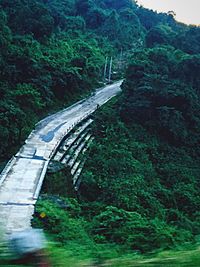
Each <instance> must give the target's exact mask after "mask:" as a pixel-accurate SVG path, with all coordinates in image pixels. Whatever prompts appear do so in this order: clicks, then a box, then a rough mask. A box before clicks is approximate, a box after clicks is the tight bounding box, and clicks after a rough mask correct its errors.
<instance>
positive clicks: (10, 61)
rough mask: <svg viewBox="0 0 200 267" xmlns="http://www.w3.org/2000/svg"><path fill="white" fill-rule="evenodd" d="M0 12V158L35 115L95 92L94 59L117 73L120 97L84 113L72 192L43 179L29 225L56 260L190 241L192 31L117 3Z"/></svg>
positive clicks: (20, 5) (199, 117) (198, 113)
mask: <svg viewBox="0 0 200 267" xmlns="http://www.w3.org/2000/svg"><path fill="white" fill-rule="evenodd" d="M0 7H1V9H0V25H1V28H0V47H1V49H0V70H1V71H0V83H1V84H0V94H1V100H0V122H1V123H0V142H1V144H0V152H1V159H2V160H3V159H7V158H8V157H9V156H10V154H11V153H12V152H13V149H15V148H16V147H19V146H20V144H21V143H22V142H23V140H24V139H25V137H26V136H27V134H28V133H29V132H30V131H31V129H32V127H33V125H34V123H35V122H36V121H37V120H38V119H39V118H41V117H42V116H44V115H45V114H47V112H52V111H54V110H56V109H59V108H62V107H64V106H65V105H68V104H70V103H72V102H73V101H75V100H76V99H78V98H79V97H80V96H83V95H85V94H87V93H88V92H90V91H91V90H92V89H93V88H95V87H97V86H99V85H100V83H101V82H102V76H103V67H104V64H105V56H108V57H110V56H113V57H114V58H115V66H114V67H115V69H116V71H118V72H119V71H120V72H121V73H120V75H124V82H123V85H122V94H121V95H120V96H119V97H118V98H116V99H115V100H113V101H111V103H109V104H107V105H106V106H105V107H104V108H102V109H101V110H98V112H96V113H95V114H94V118H95V123H94V126H93V134H94V136H95V141H94V143H93V144H92V146H91V148H90V150H89V152H88V155H87V157H88V160H87V162H86V166H85V168H84V171H83V173H82V175H81V179H82V183H81V186H80V190H79V192H78V195H75V193H74V192H72V191H73V190H71V191H69V190H68V191H65V190H63V182H66V184H69V179H70V178H71V177H70V175H69V172H68V170H65V171H61V172H60V173H57V174H54V175H52V176H51V175H47V177H46V181H45V185H44V186H43V192H42V193H43V194H44V195H43V196H42V197H41V200H40V201H39V202H38V204H37V207H36V214H35V218H34V220H33V225H34V226H37V227H38V226H40V227H43V228H44V229H45V230H46V231H47V233H48V234H49V235H50V239H53V240H56V241H57V242H58V243H57V244H60V245H61V246H63V247H64V248H66V250H65V252H64V251H63V255H64V253H66V251H69V255H71V256H72V255H75V256H77V255H78V257H79V256H80V255H81V253H83V251H86V252H84V253H85V254H84V257H89V258H91V257H92V258H96V259H98V261H99V262H101V261H102V260H105V259H107V258H112V257H116V256H119V255H125V254H130V253H133V252H134V253H147V252H152V251H158V250H164V249H171V248H175V247H178V246H183V244H187V245H191V244H192V245H194V244H198V242H199V237H200V212H199V206H200V175H199V166H200V157H199V156H200V147H199V129H200V28H199V27H196V26H192V25H190V26H187V25H184V24H182V23H178V22H176V20H175V18H174V14H173V13H172V12H169V13H168V14H165V13H161V14H160V13H156V12H153V11H152V10H148V9H145V8H143V7H141V6H138V5H137V3H136V2H135V1H129V0H121V1H117V0H101V1H100V0H37V1H36V0H12V1H9V2H8V1H4V0H0ZM122 51H123V55H124V58H123V61H124V69H120V70H119V69H118V65H119V61H118V60H119V58H120V54H122ZM120 75H119V76H120ZM11 147H12V148H11ZM52 181H56V187H55V188H53V189H52ZM50 187H51V188H50ZM41 214H45V216H41ZM63 266H64V265H63ZM72 266H73V265H72ZM116 266H124V265H123V264H122V265H116ZM131 266H132V265H131ZM191 266H192V265H191ZM194 266H198V265H194Z"/></svg>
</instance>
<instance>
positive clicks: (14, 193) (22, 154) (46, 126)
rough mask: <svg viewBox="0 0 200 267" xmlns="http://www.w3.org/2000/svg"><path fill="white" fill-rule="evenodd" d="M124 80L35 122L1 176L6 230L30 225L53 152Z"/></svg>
mask: <svg viewBox="0 0 200 267" xmlns="http://www.w3.org/2000/svg"><path fill="white" fill-rule="evenodd" d="M121 83H122V81H119V82H117V83H114V84H112V85H108V86H106V87H104V88H100V89H98V90H97V91H96V92H95V94H94V95H93V96H91V97H89V98H87V99H84V100H82V101H79V102H77V103H76V104H74V105H72V106H71V107H68V108H66V109H65V110H62V111H60V112H58V113H56V114H54V115H51V116H49V117H47V118H45V119H44V120H42V121H40V122H39V123H38V124H37V125H36V128H35V130H33V131H32V132H31V134H30V135H29V137H28V138H27V140H26V141H25V144H24V145H23V147H22V148H21V149H20V151H19V152H18V153H17V154H16V155H15V156H14V157H13V158H12V159H11V160H10V161H9V163H8V164H7V165H6V167H5V169H4V170H3V172H2V173H1V176H0V224H1V225H0V227H1V228H3V232H4V233H11V232H14V231H21V230H24V229H27V228H30V227H31V218H32V215H33V213H34V205H35V203H36V201H37V198H38V196H39V192H40V189H41V186H42V182H43V179H44V176H45V173H46V170H47V167H48V163H49V160H50V159H51V156H52V154H53V153H54V152H55V150H56V148H57V147H58V145H59V143H60V142H61V140H62V139H63V137H64V136H65V135H66V134H67V133H68V132H70V130H71V129H72V128H73V127H74V126H75V125H76V124H78V123H79V122H80V121H81V120H83V119H84V118H86V117H87V116H88V115H89V114H91V113H93V112H94V111H95V110H96V108H97V107H98V106H101V105H103V104H104V103H106V102H107V101H108V100H109V99H111V98H112V97H113V96H115V95H117V94H118V93H119V92H120V91H121V89H120V85H121Z"/></svg>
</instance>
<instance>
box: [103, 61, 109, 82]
mask: <svg viewBox="0 0 200 267" xmlns="http://www.w3.org/2000/svg"><path fill="white" fill-rule="evenodd" d="M107 65H108V57H106V62H105V66H104V73H103V80H104V82H105V81H106V72H107Z"/></svg>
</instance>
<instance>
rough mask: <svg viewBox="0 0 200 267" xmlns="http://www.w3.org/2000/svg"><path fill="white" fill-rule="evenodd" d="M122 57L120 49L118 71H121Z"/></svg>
mask: <svg viewBox="0 0 200 267" xmlns="http://www.w3.org/2000/svg"><path fill="white" fill-rule="evenodd" d="M122 57H123V50H122V48H121V51H120V58H119V69H120V70H121V69H122Z"/></svg>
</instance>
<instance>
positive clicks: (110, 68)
mask: <svg viewBox="0 0 200 267" xmlns="http://www.w3.org/2000/svg"><path fill="white" fill-rule="evenodd" d="M111 73H112V57H111V58H110V67H109V75H108V82H109V83H110V79H111Z"/></svg>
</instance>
